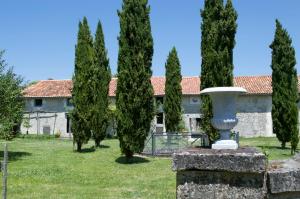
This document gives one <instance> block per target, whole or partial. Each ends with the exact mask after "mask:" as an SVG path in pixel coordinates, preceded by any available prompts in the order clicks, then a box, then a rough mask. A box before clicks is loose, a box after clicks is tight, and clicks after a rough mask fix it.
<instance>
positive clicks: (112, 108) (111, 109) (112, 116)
mask: <svg viewBox="0 0 300 199" xmlns="http://www.w3.org/2000/svg"><path fill="white" fill-rule="evenodd" d="M108 118H109V119H108V120H109V121H110V122H111V128H112V134H111V135H107V136H108V137H110V138H113V137H115V136H116V135H117V133H116V132H117V109H116V105H113V104H110V105H109V106H108Z"/></svg>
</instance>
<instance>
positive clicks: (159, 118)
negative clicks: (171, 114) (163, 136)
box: [156, 113, 164, 124]
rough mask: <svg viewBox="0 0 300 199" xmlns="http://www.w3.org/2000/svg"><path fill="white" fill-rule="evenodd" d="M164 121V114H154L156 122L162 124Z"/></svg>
mask: <svg viewBox="0 0 300 199" xmlns="http://www.w3.org/2000/svg"><path fill="white" fill-rule="evenodd" d="M163 123H164V114H163V113H158V114H157V115H156V124H163Z"/></svg>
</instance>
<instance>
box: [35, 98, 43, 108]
mask: <svg viewBox="0 0 300 199" xmlns="http://www.w3.org/2000/svg"><path fill="white" fill-rule="evenodd" d="M34 106H35V107H42V106H43V100H42V99H35V100H34Z"/></svg>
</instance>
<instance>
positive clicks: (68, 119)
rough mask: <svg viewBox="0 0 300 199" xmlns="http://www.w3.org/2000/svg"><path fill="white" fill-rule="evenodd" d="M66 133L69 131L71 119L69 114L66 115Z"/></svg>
mask: <svg viewBox="0 0 300 199" xmlns="http://www.w3.org/2000/svg"><path fill="white" fill-rule="evenodd" d="M67 133H71V120H70V116H69V115H67Z"/></svg>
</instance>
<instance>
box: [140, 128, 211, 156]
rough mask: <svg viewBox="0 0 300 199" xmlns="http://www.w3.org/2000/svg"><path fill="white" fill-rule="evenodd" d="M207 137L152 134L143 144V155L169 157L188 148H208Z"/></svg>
mask: <svg viewBox="0 0 300 199" xmlns="http://www.w3.org/2000/svg"><path fill="white" fill-rule="evenodd" d="M208 145H209V143H208V137H207V135H206V134H204V133H200V132H190V133H177V132H165V133H152V134H151V135H150V136H149V137H148V139H147V140H146V143H145V148H144V151H143V154H146V155H152V156H170V155H172V153H174V152H178V151H182V150H185V149H188V148H195V147H208Z"/></svg>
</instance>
